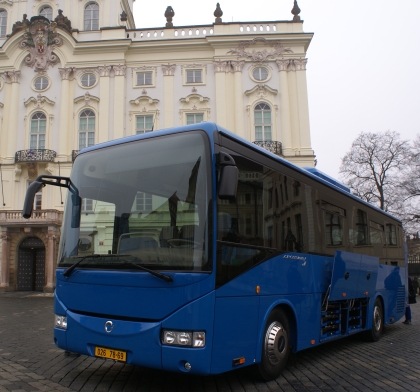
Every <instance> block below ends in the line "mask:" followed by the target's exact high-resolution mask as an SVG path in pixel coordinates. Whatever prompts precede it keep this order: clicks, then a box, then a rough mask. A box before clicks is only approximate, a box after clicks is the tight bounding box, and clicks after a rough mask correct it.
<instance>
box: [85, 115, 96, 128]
mask: <svg viewBox="0 0 420 392" xmlns="http://www.w3.org/2000/svg"><path fill="white" fill-rule="evenodd" d="M87 129H88V130H89V131H92V130H94V129H95V117H89V118H87Z"/></svg>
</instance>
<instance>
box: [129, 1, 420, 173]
mask: <svg viewBox="0 0 420 392" xmlns="http://www.w3.org/2000/svg"><path fill="white" fill-rule="evenodd" d="M216 3H217V1H208V0H205V1H199V2H192V1H186V0H169V1H168V0H166V1H161V0H155V1H153V2H147V5H146V2H145V1H143V0H137V1H136V2H135V4H134V18H135V21H136V27H137V28H147V27H161V26H164V24H165V23H166V19H165V17H164V13H165V10H166V7H167V6H168V5H170V6H172V8H173V9H174V11H175V17H174V19H173V23H174V25H175V26H186V25H199V24H211V23H213V21H214V16H213V12H214V10H215V8H216ZM253 4H255V5H256V6H255V7H252V5H253ZM298 4H299V7H300V9H301V13H300V16H301V18H302V19H303V20H304V24H303V29H304V31H305V32H313V33H315V36H314V38H313V40H312V42H311V45H310V46H309V49H308V54H307V57H308V59H309V60H308V65H307V79H308V95H309V113H310V122H311V139H312V148H313V149H314V150H315V154H316V156H317V160H318V165H317V168H318V169H319V170H322V171H323V172H325V173H327V174H329V175H331V176H332V177H335V178H339V174H338V172H339V166H340V163H341V158H342V157H343V156H344V154H345V153H346V152H347V151H348V150H349V149H350V146H351V143H352V141H353V140H354V139H355V138H356V137H357V135H359V134H360V133H361V132H383V131H386V130H388V129H389V130H392V131H397V132H399V133H400V134H401V137H402V138H404V139H410V140H413V139H414V138H415V136H416V135H417V134H420V99H419V94H420V69H419V68H420V61H419V60H420V55H419V50H420V0H398V1H397V0H298ZM220 6H221V8H222V11H223V17H222V19H223V22H232V21H234V22H239V21H241V22H244V21H273V20H291V19H292V17H293V15H292V14H291V13H290V11H291V9H292V8H293V0H265V1H263V2H261V3H260V2H251V1H249V2H245V1H243V0H242V1H239V0H222V1H220Z"/></svg>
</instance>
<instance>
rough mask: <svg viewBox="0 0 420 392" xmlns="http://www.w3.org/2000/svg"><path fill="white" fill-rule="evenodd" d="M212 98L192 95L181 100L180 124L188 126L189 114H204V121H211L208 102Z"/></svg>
mask: <svg viewBox="0 0 420 392" xmlns="http://www.w3.org/2000/svg"><path fill="white" fill-rule="evenodd" d="M209 100H210V98H207V97H203V96H202V95H200V94H190V95H188V96H187V97H185V98H181V99H180V102H181V108H180V109H179V122H180V124H181V125H186V124H187V114H196V113H203V121H210V107H209V106H208V101H209Z"/></svg>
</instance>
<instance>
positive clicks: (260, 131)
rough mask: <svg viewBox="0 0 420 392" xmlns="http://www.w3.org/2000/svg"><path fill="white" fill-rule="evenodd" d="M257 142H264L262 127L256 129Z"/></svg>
mask: <svg viewBox="0 0 420 392" xmlns="http://www.w3.org/2000/svg"><path fill="white" fill-rule="evenodd" d="M255 140H256V141H257V142H258V141H262V127H261V126H256V127H255Z"/></svg>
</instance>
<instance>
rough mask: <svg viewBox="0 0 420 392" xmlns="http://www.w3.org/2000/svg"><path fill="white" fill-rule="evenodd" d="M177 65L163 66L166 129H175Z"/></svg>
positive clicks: (164, 121) (164, 120) (164, 122)
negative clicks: (175, 77) (175, 76)
mask: <svg viewBox="0 0 420 392" xmlns="http://www.w3.org/2000/svg"><path fill="white" fill-rule="evenodd" d="M175 69H176V64H169V63H168V64H162V72H163V76H164V78H163V95H164V97H165V98H164V101H163V108H164V109H163V110H164V118H163V125H164V127H165V128H169V127H173V126H174V125H175V124H174V119H175V116H174V113H175V111H174V102H175V101H174V75H175Z"/></svg>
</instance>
